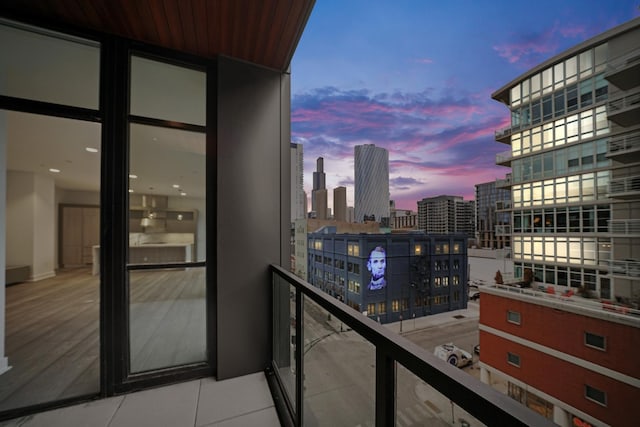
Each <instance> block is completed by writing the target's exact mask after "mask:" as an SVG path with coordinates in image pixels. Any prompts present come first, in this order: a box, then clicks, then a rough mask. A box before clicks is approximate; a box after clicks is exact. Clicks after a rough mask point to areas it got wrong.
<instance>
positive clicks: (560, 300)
mask: <svg viewBox="0 0 640 427" xmlns="http://www.w3.org/2000/svg"><path fill="white" fill-rule="evenodd" d="M479 289H480V290H481V291H483V290H488V292H489V293H493V292H495V291H493V290H497V291H498V292H506V293H508V294H511V295H514V294H518V295H521V296H523V297H524V298H531V297H533V298H536V299H540V300H546V301H553V302H555V303H557V304H560V305H561V306H565V307H567V308H569V307H573V308H574V309H579V310H581V311H584V312H585V313H592V314H600V313H602V312H603V311H605V312H607V313H612V314H613V315H617V316H622V317H619V318H621V319H622V318H624V319H627V320H629V321H633V322H634V323H637V324H638V325H639V326H640V310H638V309H637V308H633V307H628V306H626V305H621V304H616V303H614V302H611V301H600V300H597V299H593V298H584V297H582V296H579V295H578V294H577V293H576V291H575V289H567V291H565V292H562V291H558V290H557V289H556V288H555V287H553V286H549V287H547V288H545V287H541V288H538V289H534V288H521V287H518V286H508V285H487V286H482V287H479Z"/></svg>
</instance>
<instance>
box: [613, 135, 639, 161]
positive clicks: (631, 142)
mask: <svg viewBox="0 0 640 427" xmlns="http://www.w3.org/2000/svg"><path fill="white" fill-rule="evenodd" d="M636 151H640V133H632V134H628V135H621V136H618V137H615V138H611V140H609V150H608V152H607V156H609V157H614V156H622V157H623V158H624V156H627V155H628V154H629V153H631V152H636Z"/></svg>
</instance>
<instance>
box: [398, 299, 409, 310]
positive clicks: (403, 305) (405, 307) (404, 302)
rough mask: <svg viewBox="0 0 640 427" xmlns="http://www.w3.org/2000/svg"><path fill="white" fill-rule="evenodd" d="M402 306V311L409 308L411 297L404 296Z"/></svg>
mask: <svg viewBox="0 0 640 427" xmlns="http://www.w3.org/2000/svg"><path fill="white" fill-rule="evenodd" d="M400 306H401V308H402V311H407V310H409V299H408V298H403V299H402V301H401V305H400Z"/></svg>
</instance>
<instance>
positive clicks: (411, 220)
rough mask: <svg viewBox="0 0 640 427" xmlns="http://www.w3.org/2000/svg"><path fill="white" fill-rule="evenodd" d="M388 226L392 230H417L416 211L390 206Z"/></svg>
mask: <svg viewBox="0 0 640 427" xmlns="http://www.w3.org/2000/svg"><path fill="white" fill-rule="evenodd" d="M390 214H391V220H390V226H391V229H392V230H417V229H418V212H416V211H412V210H407V209H396V208H391V212H390Z"/></svg>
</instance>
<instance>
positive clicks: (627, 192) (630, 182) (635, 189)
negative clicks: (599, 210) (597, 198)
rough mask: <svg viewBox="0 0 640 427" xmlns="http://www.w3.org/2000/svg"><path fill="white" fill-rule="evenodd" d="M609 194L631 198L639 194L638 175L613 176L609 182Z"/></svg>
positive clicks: (639, 182)
mask: <svg viewBox="0 0 640 427" xmlns="http://www.w3.org/2000/svg"><path fill="white" fill-rule="evenodd" d="M609 196H610V197H613V198H616V199H625V200H633V199H637V198H638V197H639V196H640V175H634V176H626V177H622V178H614V179H612V180H611V182H609Z"/></svg>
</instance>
